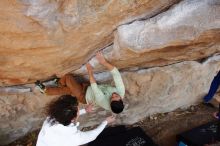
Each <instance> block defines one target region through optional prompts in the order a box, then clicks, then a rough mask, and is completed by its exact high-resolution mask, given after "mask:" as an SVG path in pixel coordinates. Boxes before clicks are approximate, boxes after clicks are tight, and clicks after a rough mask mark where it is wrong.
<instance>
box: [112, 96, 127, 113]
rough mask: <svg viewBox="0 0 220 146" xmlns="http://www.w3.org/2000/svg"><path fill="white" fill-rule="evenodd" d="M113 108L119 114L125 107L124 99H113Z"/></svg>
mask: <svg viewBox="0 0 220 146" xmlns="http://www.w3.org/2000/svg"><path fill="white" fill-rule="evenodd" d="M111 109H112V112H113V113H116V114H119V113H121V112H122V111H123V109H124V104H123V101H122V100H121V99H120V100H118V101H112V102H111Z"/></svg>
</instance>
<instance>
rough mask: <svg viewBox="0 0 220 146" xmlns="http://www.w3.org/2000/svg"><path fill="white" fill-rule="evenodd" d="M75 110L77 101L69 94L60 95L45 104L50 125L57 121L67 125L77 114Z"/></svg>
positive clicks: (76, 109)
mask: <svg viewBox="0 0 220 146" xmlns="http://www.w3.org/2000/svg"><path fill="white" fill-rule="evenodd" d="M77 112H78V101H77V99H76V97H73V96H71V95H63V96H60V97H59V98H58V99H56V100H54V101H52V102H50V103H49V104H48V105H47V106H46V114H47V116H48V117H49V119H48V120H49V123H50V124H51V125H54V124H55V123H57V122H58V123H60V124H63V125H64V126H67V125H69V124H70V123H71V120H72V119H73V118H75V117H76V116H77Z"/></svg>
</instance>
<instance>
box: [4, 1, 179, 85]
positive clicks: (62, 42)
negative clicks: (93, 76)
mask: <svg viewBox="0 0 220 146" xmlns="http://www.w3.org/2000/svg"><path fill="white" fill-rule="evenodd" d="M177 1H178V0H163V1H161V0H154V1H152V0H144V1H136V0H123V1H118V0H110V1H109V0H17V1H16V0H10V1H8V0H2V1H1V2H0V7H1V8H0V11H1V18H0V20H1V22H0V30H1V31H0V32H1V33H0V38H1V39H0V46H1V47H0V53H1V56H2V57H1V60H0V66H1V67H0V85H16V84H23V83H28V82H33V81H34V80H36V79H46V78H48V77H51V76H52V75H54V74H60V75H62V74H64V73H68V72H70V71H72V70H75V69H77V68H79V67H80V66H81V64H83V63H85V62H86V61H87V60H88V58H90V56H91V55H92V54H93V53H94V52H95V51H96V50H97V49H100V48H103V47H105V46H106V45H108V44H110V43H112V42H113V32H114V31H113V30H115V29H116V28H117V26H119V25H120V24H123V23H126V22H130V21H132V20H135V19H138V18H142V17H146V18H149V17H151V16H153V15H155V14H157V13H159V12H160V11H162V10H164V9H166V8H168V7H169V6H171V5H172V4H174V3H176V2H177ZM79 52H80V53H79ZM18 72H19V73H18Z"/></svg>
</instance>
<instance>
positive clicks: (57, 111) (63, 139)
mask: <svg viewBox="0 0 220 146" xmlns="http://www.w3.org/2000/svg"><path fill="white" fill-rule="evenodd" d="M86 112H91V107H89V108H86V109H82V110H79V107H78V101H77V99H76V98H75V97H73V96H71V95H63V96H61V97H59V98H58V99H56V100H54V101H52V102H51V103H50V104H49V105H48V106H47V108H46V113H47V118H46V120H45V121H44V123H43V126H42V128H41V130H40V133H39V135H38V139H37V145H36V146H79V145H83V144H86V143H88V142H91V141H93V140H95V139H96V137H97V136H98V135H99V134H100V133H101V132H102V131H103V129H104V128H105V127H106V125H107V124H109V123H112V122H113V121H114V120H115V118H114V117H112V116H110V117H108V118H106V120H104V121H103V122H102V123H101V124H100V125H99V126H98V127H97V128H95V129H93V130H90V131H86V132H82V131H80V130H78V129H77V127H78V126H79V122H77V119H78V117H79V115H82V114H84V113H86Z"/></svg>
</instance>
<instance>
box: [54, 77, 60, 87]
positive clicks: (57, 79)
mask: <svg viewBox="0 0 220 146" xmlns="http://www.w3.org/2000/svg"><path fill="white" fill-rule="evenodd" d="M53 81H54V84H55V85H56V86H59V81H60V78H54V79H53Z"/></svg>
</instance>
